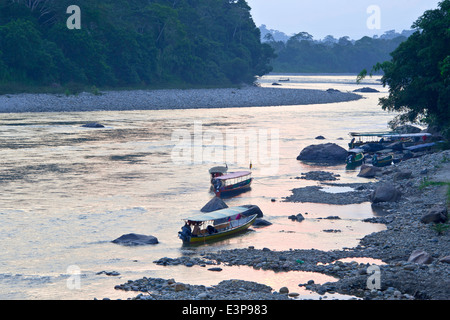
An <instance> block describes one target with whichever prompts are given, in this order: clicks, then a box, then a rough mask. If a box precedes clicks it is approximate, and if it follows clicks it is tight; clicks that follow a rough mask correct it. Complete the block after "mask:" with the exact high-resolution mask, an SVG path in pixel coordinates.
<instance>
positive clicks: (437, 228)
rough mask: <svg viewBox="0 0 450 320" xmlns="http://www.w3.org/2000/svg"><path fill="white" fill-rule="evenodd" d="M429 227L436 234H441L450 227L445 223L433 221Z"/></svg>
mask: <svg viewBox="0 0 450 320" xmlns="http://www.w3.org/2000/svg"><path fill="white" fill-rule="evenodd" d="M430 228H431V229H432V230H434V231H436V232H437V234H438V236H441V235H443V234H444V232H445V231H447V230H448V229H449V228H450V225H449V224H446V223H433V224H432V225H431V226H430Z"/></svg>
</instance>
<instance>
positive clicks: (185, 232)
mask: <svg viewBox="0 0 450 320" xmlns="http://www.w3.org/2000/svg"><path fill="white" fill-rule="evenodd" d="M191 236H192V233H191V228H190V227H189V226H188V225H187V224H185V225H184V226H183V227H182V228H181V231H178V238H180V239H181V240H182V241H183V242H190V241H191Z"/></svg>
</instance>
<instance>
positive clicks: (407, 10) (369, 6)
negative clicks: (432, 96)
mask: <svg viewBox="0 0 450 320" xmlns="http://www.w3.org/2000/svg"><path fill="white" fill-rule="evenodd" d="M440 1H441V0H247V3H248V4H249V6H250V7H251V8H252V10H251V14H252V17H253V20H254V21H255V24H256V25H257V26H258V27H259V26H260V25H262V24H265V25H266V27H267V29H275V30H279V31H282V32H284V33H286V34H287V35H289V36H290V35H292V34H295V33H298V32H302V31H306V32H308V33H310V34H311V35H313V37H314V39H315V40H319V39H323V38H324V37H325V36H327V35H333V36H334V37H335V38H340V37H343V36H349V37H350V39H355V40H357V39H360V38H362V37H364V36H370V37H372V36H374V35H382V34H383V33H384V32H386V31H388V30H393V29H395V30H396V31H397V32H401V31H402V30H409V29H411V25H412V24H413V23H414V22H415V21H416V20H417V18H419V17H420V16H421V15H422V14H423V13H424V12H425V11H426V10H430V9H436V8H437V7H438V3H439V2H440Z"/></svg>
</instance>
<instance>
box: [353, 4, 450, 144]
mask: <svg viewBox="0 0 450 320" xmlns="http://www.w3.org/2000/svg"><path fill="white" fill-rule="evenodd" d="M438 6H439V8H438V9H435V10H428V11H426V12H425V13H424V14H423V15H422V16H421V17H420V18H419V19H418V20H417V21H416V22H415V23H414V24H413V28H416V29H417V31H416V32H415V33H414V34H412V35H411V36H410V37H409V38H408V40H406V41H405V42H403V43H401V44H400V45H399V47H398V48H397V49H396V50H394V51H393V52H392V54H391V56H392V59H391V60H390V61H385V62H383V63H378V64H376V65H375V66H374V67H373V69H372V71H378V70H382V71H383V72H384V76H383V77H382V83H383V85H384V86H389V96H388V97H385V98H381V99H380V105H381V107H382V108H383V109H384V110H388V111H393V112H400V113H401V114H400V115H398V116H396V117H395V118H394V120H392V121H391V126H396V125H397V124H400V123H406V122H411V123H415V122H423V123H426V124H429V125H435V126H437V127H438V128H439V129H441V130H443V133H445V134H446V135H447V136H450V129H449V128H450V0H444V1H442V2H440V3H439V5H438ZM366 74H367V71H366V70H363V71H362V72H361V73H360V75H359V79H361V78H363V77H364V76H365V75H366Z"/></svg>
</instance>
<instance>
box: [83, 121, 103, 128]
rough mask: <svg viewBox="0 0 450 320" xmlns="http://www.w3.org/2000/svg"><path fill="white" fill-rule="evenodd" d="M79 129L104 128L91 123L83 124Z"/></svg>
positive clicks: (98, 124)
mask: <svg viewBox="0 0 450 320" xmlns="http://www.w3.org/2000/svg"><path fill="white" fill-rule="evenodd" d="M81 127H83V128H104V127H105V126H104V125H102V124H100V123H97V122H92V123H86V124H83V125H82V126H81Z"/></svg>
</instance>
